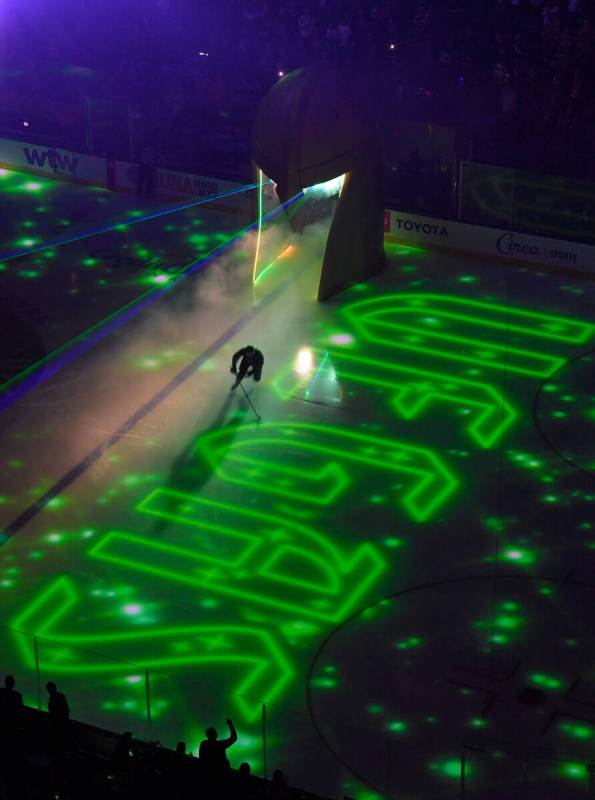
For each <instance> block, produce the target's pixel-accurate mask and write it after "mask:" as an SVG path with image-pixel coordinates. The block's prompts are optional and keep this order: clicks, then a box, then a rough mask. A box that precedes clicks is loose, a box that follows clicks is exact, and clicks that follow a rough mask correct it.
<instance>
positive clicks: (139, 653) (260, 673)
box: [13, 577, 293, 720]
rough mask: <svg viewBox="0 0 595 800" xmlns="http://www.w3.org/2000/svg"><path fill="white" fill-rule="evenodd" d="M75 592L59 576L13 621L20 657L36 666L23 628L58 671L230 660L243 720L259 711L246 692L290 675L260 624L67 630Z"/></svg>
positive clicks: (271, 692)
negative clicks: (37, 639)
mask: <svg viewBox="0 0 595 800" xmlns="http://www.w3.org/2000/svg"><path fill="white" fill-rule="evenodd" d="M81 599H82V593H81V592H80V591H79V590H77V588H76V586H75V585H74V583H73V581H72V580H71V579H70V578H67V577H61V578H57V579H55V580H53V581H52V582H51V583H50V585H49V586H48V587H47V588H46V589H45V590H44V591H43V592H41V593H40V594H39V595H38V596H37V597H36V598H35V599H34V600H33V601H32V602H31V603H30V604H29V605H28V606H27V607H26V608H25V609H24V610H23V611H22V612H21V613H20V614H19V615H18V617H17V618H15V619H14V620H13V627H14V628H15V629H17V630H16V631H15V632H14V636H15V639H16V642H17V644H18V646H19V648H20V651H21V656H22V659H23V663H24V664H26V665H28V666H29V667H30V668H34V667H35V654H34V651H33V647H32V643H31V637H30V636H29V635H25V634H21V633H19V632H18V630H23V629H24V630H27V631H31V632H32V633H33V635H34V636H38V637H40V638H44V639H45V638H47V639H48V640H49V641H44V642H43V649H42V654H43V664H42V666H43V669H44V670H50V671H51V670H54V669H55V670H59V671H60V672H61V673H63V674H75V675H81V674H90V673H93V674H98V673H105V672H107V673H113V672H114V671H116V670H117V671H120V672H130V669H131V666H132V665H131V663H130V662H134V663H136V664H142V666H143V667H145V668H155V669H158V668H165V667H181V666H183V665H192V666H193V667H209V666H210V667H217V666H218V667H221V666H223V665H225V664H228V665H233V667H234V671H235V672H236V673H237V674H238V676H239V680H238V682H237V684H236V685H235V686H234V689H233V691H234V692H235V693H237V696H236V697H235V702H236V703H237V706H238V709H239V710H240V711H241V712H242V713H243V714H244V716H245V717H246V719H247V720H252V719H255V718H256V717H258V716H259V715H260V707H259V706H258V705H256V704H255V703H254V702H247V700H248V698H257V699H261V698H265V697H266V698H268V700H269V701H273V700H274V699H275V698H276V697H277V696H278V695H279V694H280V693H281V692H282V691H283V689H284V688H285V687H286V686H287V684H288V682H289V681H290V680H291V678H292V676H293V669H292V667H291V665H290V664H289V662H288V661H287V658H286V657H285V655H284V654H283V652H282V650H281V648H280V647H279V646H278V644H277V643H276V641H275V639H274V637H273V636H272V635H271V634H270V633H268V632H267V631H265V630H262V629H259V628H256V627H252V626H249V625H242V626H238V625H186V626H167V627H163V628H159V627H158V628H151V629H150V630H146V631H127V632H125V633H122V632H121V631H112V632H110V631H106V632H101V633H90V634H87V633H82V634H81V633H77V632H74V631H71V630H69V625H76V621H77V619H78V614H79V613H80V609H79V605H80V602H81ZM99 647H100V648H101V649H102V652H104V651H105V650H106V649H107V650H108V651H109V655H110V657H109V659H106V658H105V657H97V655H96V653H93V652H92V648H99ZM85 650H86V651H87V652H85Z"/></svg>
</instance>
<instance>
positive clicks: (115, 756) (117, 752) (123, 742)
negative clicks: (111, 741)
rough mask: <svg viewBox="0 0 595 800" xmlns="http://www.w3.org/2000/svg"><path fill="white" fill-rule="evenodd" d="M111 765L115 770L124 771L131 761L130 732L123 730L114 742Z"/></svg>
mask: <svg viewBox="0 0 595 800" xmlns="http://www.w3.org/2000/svg"><path fill="white" fill-rule="evenodd" d="M111 760H112V765H113V768H114V769H115V770H118V771H126V770H128V769H129V768H130V764H131V761H132V733H131V732H130V731H124V733H123V734H122V735H121V736H120V738H119V739H118V741H117V742H116V746H115V747H114V751H113V753H112V759H111Z"/></svg>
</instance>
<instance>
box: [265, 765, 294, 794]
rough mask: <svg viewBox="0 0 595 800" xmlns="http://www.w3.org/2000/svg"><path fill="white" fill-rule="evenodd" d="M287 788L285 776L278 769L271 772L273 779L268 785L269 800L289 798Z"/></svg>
mask: <svg viewBox="0 0 595 800" xmlns="http://www.w3.org/2000/svg"><path fill="white" fill-rule="evenodd" d="M289 796H290V795H289V788H288V787H287V776H286V775H284V774H283V772H282V771H281V770H280V769H276V770H275V771H274V772H273V780H272V781H271V785H270V786H269V799H270V800H289Z"/></svg>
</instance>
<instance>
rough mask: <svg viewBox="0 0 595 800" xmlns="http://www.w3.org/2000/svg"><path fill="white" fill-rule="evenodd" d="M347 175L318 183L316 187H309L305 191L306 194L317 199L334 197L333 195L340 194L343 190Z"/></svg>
mask: <svg viewBox="0 0 595 800" xmlns="http://www.w3.org/2000/svg"><path fill="white" fill-rule="evenodd" d="M344 180H345V175H339V177H338V178H333V179H332V180H330V181H326V182H325V183H317V184H316V185H315V186H309V187H308V188H307V189H304V192H305V193H306V194H312V195H315V196H316V197H333V195H336V194H340V193H341V189H342V188H343V181H344Z"/></svg>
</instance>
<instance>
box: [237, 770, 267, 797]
mask: <svg viewBox="0 0 595 800" xmlns="http://www.w3.org/2000/svg"><path fill="white" fill-rule="evenodd" d="M236 789H237V791H236V795H237V797H241V798H242V800H255V799H256V798H257V797H261V796H262V792H261V791H260V786H259V784H258V782H257V781H256V779H255V778H253V777H252V772H251V769H250V764H248V762H247V761H243V762H242V763H241V764H240V766H239V769H238V774H237V776H236Z"/></svg>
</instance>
